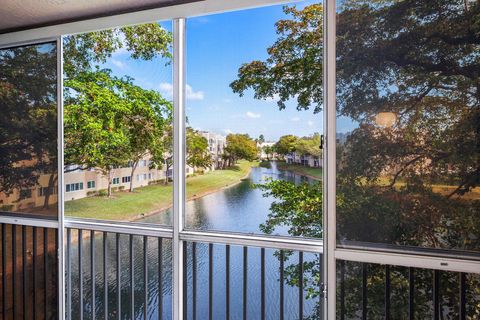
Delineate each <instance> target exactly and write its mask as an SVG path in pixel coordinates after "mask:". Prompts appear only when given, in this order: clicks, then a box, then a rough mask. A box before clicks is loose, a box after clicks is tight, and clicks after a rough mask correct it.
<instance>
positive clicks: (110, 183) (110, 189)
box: [107, 170, 112, 198]
mask: <svg viewBox="0 0 480 320" xmlns="http://www.w3.org/2000/svg"><path fill="white" fill-rule="evenodd" d="M107 196H108V197H109V198H110V197H111V196H112V170H108V188H107Z"/></svg>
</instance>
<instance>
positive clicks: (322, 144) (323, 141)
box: [320, 134, 325, 150]
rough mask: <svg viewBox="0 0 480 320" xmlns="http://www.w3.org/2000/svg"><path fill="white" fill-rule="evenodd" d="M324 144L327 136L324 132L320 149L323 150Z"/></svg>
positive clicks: (321, 136)
mask: <svg viewBox="0 0 480 320" xmlns="http://www.w3.org/2000/svg"><path fill="white" fill-rule="evenodd" d="M324 144H325V136H324V135H323V134H322V135H320V150H323V146H324Z"/></svg>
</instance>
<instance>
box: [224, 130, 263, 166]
mask: <svg viewBox="0 0 480 320" xmlns="http://www.w3.org/2000/svg"><path fill="white" fill-rule="evenodd" d="M226 140H227V146H226V147H225V149H224V152H225V155H226V158H227V159H228V161H229V166H231V165H234V164H235V163H237V161H238V160H239V159H245V160H248V161H253V160H254V159H255V158H256V157H257V144H256V142H255V141H254V140H253V139H252V138H250V137H249V135H248V134H240V133H235V134H233V133H231V134H229V135H228V136H227V139H226Z"/></svg>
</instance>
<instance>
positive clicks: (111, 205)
mask: <svg viewBox="0 0 480 320" xmlns="http://www.w3.org/2000/svg"><path fill="white" fill-rule="evenodd" d="M256 165H257V162H247V161H239V163H238V165H237V166H235V167H233V168H230V169H226V170H216V171H213V172H208V173H205V174H204V175H198V176H194V177H189V178H187V199H192V198H194V197H199V196H202V195H205V194H208V193H210V192H213V191H215V190H218V189H221V188H224V187H228V186H230V185H232V184H235V183H237V182H239V181H240V180H241V179H242V178H244V177H245V176H246V175H248V173H249V172H250V168H251V167H252V166H256ZM172 189H173V188H172V185H171V184H169V185H163V184H160V185H151V186H148V187H142V188H137V189H136V190H135V192H133V193H130V192H116V193H114V194H113V197H112V198H107V197H89V198H83V199H79V200H73V201H67V202H65V215H67V216H72V217H79V218H94V219H105V220H132V219H134V218H135V217H137V216H138V215H141V214H148V213H151V212H154V211H159V210H162V209H165V208H168V207H170V206H171V205H172V201H173V199H172V194H173V190H172Z"/></svg>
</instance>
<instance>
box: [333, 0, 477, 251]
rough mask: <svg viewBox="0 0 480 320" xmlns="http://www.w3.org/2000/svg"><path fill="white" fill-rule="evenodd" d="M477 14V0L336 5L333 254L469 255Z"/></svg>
mask: <svg viewBox="0 0 480 320" xmlns="http://www.w3.org/2000/svg"><path fill="white" fill-rule="evenodd" d="M479 12H480V4H479V3H478V2H475V1H460V0H457V1H440V2H439V1H435V2H432V1H393V0H392V1H342V2H340V3H339V11H338V15H337V21H338V24H337V31H338V32H337V44H338V47H337V62H338V63H337V76H338V83H337V101H338V107H337V110H338V116H339V117H338V121H337V128H338V129H337V130H338V132H337V141H338V143H337V151H338V157H337V158H338V163H337V171H338V176H337V181H338V186H337V196H338V199H337V216H338V217H337V222H338V229H337V230H338V232H337V233H338V237H339V241H340V243H341V244H342V245H349V244H351V241H356V242H358V241H361V242H370V243H382V244H387V245H402V246H413V247H424V248H436V249H457V250H465V251H469V252H472V251H473V252H475V253H476V255H477V257H478V253H479V252H480V236H479V235H480V219H479V218H480V188H479V187H478V184H479V183H480V166H479V164H480V127H479V125H480V108H479V106H480V102H479V101H480V99H479V97H480V90H479V88H480V86H479V83H480V82H479V77H478V70H479V68H480V60H479V52H480V38H479V37H478V32H476V31H474V30H476V28H477V27H476V26H477V23H476V17H477V16H478V14H479ZM357 244H358V243H357ZM369 245H371V244H369ZM437 252H439V251H438V250H437ZM464 254H465V255H466V254H467V253H464Z"/></svg>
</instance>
